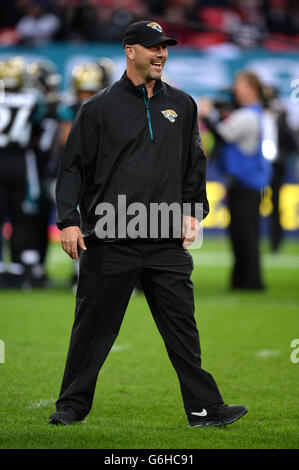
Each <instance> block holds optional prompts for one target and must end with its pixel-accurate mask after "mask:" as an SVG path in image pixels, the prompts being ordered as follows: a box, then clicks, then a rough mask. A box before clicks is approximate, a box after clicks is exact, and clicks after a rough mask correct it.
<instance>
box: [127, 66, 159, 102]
mask: <svg viewBox="0 0 299 470" xmlns="http://www.w3.org/2000/svg"><path fill="white" fill-rule="evenodd" d="M119 82H120V84H122V85H124V86H126V87H127V88H129V89H130V90H131V91H132V92H133V93H135V94H138V95H142V96H143V88H144V87H145V83H141V84H140V85H137V86H136V85H134V83H133V82H132V81H131V80H130V79H129V78H128V76H127V71H126V70H125V71H124V73H123V74H122V77H121V79H120V80H119ZM161 88H162V90H163V88H164V87H163V82H162V80H160V79H158V80H156V83H155V86H154V93H157V92H158V91H159V90H161ZM145 89H146V87H145Z"/></svg>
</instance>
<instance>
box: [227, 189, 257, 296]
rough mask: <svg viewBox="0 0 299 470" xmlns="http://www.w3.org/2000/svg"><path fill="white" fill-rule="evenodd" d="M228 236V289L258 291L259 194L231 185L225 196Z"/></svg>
mask: <svg viewBox="0 0 299 470" xmlns="http://www.w3.org/2000/svg"><path fill="white" fill-rule="evenodd" d="M228 199H229V209H230V214H231V223H230V236H231V241H232V248H233V252H234V258H235V263H234V267H233V273H232V288H235V289H261V288H262V287H263V282H262V279H261V267H260V250H259V217H260V216H259V204H260V200H261V196H260V192H259V191H255V190H253V189H250V188H246V187H244V186H243V185H241V184H239V183H237V182H235V183H233V184H232V186H231V187H230V189H229V192H228Z"/></svg>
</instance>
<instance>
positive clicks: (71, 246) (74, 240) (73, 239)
mask: <svg viewBox="0 0 299 470" xmlns="http://www.w3.org/2000/svg"><path fill="white" fill-rule="evenodd" d="M60 242H61V246H62V249H63V250H64V251H65V252H66V253H67V254H68V255H69V256H70V257H71V258H72V259H78V250H77V244H79V246H80V248H82V250H84V251H85V250H86V249H87V248H86V246H85V243H84V240H83V236H82V233H81V230H80V228H79V227H77V226H75V227H67V228H64V229H62V230H61V234H60Z"/></svg>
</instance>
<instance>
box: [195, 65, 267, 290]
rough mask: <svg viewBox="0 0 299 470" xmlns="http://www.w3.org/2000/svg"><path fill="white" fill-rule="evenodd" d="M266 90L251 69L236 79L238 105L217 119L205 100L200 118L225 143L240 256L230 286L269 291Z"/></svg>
mask: <svg viewBox="0 0 299 470" xmlns="http://www.w3.org/2000/svg"><path fill="white" fill-rule="evenodd" d="M262 90H263V88H262V84H261V82H260V80H259V78H258V77H257V76H256V75H255V74H254V73H253V72H251V71H242V72H240V73H239V74H238V75H237V77H236V79H235V82H234V88H233V91H234V99H235V101H236V104H237V105H238V106H239V108H238V109H236V110H234V111H232V112H231V113H230V115H229V116H228V117H227V118H225V119H223V120H222V121H221V122H218V123H215V122H214V121H213V119H212V116H213V115H215V109H214V108H213V105H212V103H211V102H210V101H208V100H201V102H200V110H199V113H200V118H201V119H202V120H203V121H204V123H205V125H206V126H207V127H208V128H209V130H210V131H211V132H212V133H213V134H214V135H215V137H216V139H217V140H218V141H219V142H220V143H221V144H222V145H221V147H220V151H219V154H218V156H217V158H218V162H219V165H220V167H221V169H222V170H223V171H224V172H225V173H226V174H227V176H228V204H229V209H230V215H231V223H230V236H231V241H232V248H233V252H234V257H235V263H234V268H233V273H232V281H231V287H232V288H233V289H256V290H261V289H264V287H265V286H264V283H263V281H262V276H261V269H260V254H259V204H260V199H261V190H262V189H263V188H264V187H265V186H266V185H267V184H268V183H269V182H270V179H271V165H270V163H269V162H268V161H267V160H266V159H265V158H264V156H263V153H262V126H263V124H262V119H263V105H262V103H263V91H262Z"/></svg>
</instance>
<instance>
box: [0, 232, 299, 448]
mask: <svg viewBox="0 0 299 470" xmlns="http://www.w3.org/2000/svg"><path fill="white" fill-rule="evenodd" d="M191 253H192V255H193V257H194V262H195V269H194V273H193V282H194V287H195V300H196V320H197V324H198V328H199V333H200V338H201V346H202V360H203V367H204V369H206V370H208V371H210V372H211V373H212V374H213V376H214V377H215V379H216V381H217V383H218V386H219V388H220V390H221V392H222V394H223V398H224V400H225V401H226V402H227V403H229V404H244V405H246V406H247V408H248V414H247V415H246V416H245V417H244V418H242V419H241V420H239V421H237V422H236V423H234V424H231V425H229V426H226V427H221V428H215V427H209V428H189V427H188V426H187V421H186V417H185V413H184V409H183V404H182V399H181V395H180V391H179V384H178V380H177V377H176V375H175V372H174V370H173V369H172V366H171V363H170V362H169V359H168V356H167V354H166V351H165V348H164V344H163V342H162V339H161V337H160V335H159V333H158V331H157V330H156V327H155V324H154V321H153V319H152V317H151V314H150V311H149V309H148V306H147V304H146V302H145V300H144V298H143V295H142V294H138V295H135V296H134V297H132V299H131V301H130V304H129V308H128V310H127V313H126V316H125V319H124V322H123V325H122V328H121V331H120V334H119V337H118V338H117V341H116V343H115V346H114V347H113V349H112V351H111V353H110V355H109V356H108V359H107V361H106V362H105V364H104V367H103V369H102V371H101V373H100V375H99V380H98V384H97V389H96V395H95V400H94V405H93V409H92V412H91V413H90V415H88V417H87V418H86V423H79V424H76V425H72V426H60V427H58V426H51V425H49V424H48V417H49V415H50V413H52V412H53V411H54V409H55V400H56V399H57V396H58V393H59V388H60V383H61V379H62V374H63V369H64V363H65V358H66V353H67V347H68V342H69V335H70V330H71V326H72V321H73V315H74V302H75V299H74V295H73V294H72V293H71V291H70V290H67V289H63V288H59V289H56V290H51V291H41V290H36V291H31V292H18V291H1V292H0V304H1V306H0V309H1V313H0V339H2V340H3V341H4V343H5V363H2V364H0V387H1V391H0V448H2V449H12V448H14V449H28V448H34V449H51V448H56V449H88V448H93V449H220V448H221V449H283V448H285V449H295V448H298V444H299V409H298V385H299V363H295V364H294V363H292V362H291V359H290V355H291V352H292V349H291V347H290V344H291V341H292V340H293V339H295V338H299V326H298V306H299V283H298V274H299V243H298V242H297V243H296V242H295V241H288V242H285V244H284V246H283V247H282V250H281V252H280V253H279V254H275V255H273V254H270V253H269V250H268V246H267V243H266V242H265V243H264V244H263V266H264V274H265V276H264V277H265V281H266V283H267V285H268V289H267V291H266V292H259V293H250V292H242V293H233V292H230V291H229V290H228V289H227V285H228V277H229V272H230V264H231V261H230V254H229V245H228V241H227V240H226V239H222V238H208V237H205V239H204V243H203V246H202V247H201V248H200V249H198V250H192V251H191ZM48 266H49V272H50V274H51V276H52V277H53V278H56V280H58V281H61V282H62V281H63V280H65V279H66V278H67V277H68V276H69V274H70V272H71V261H68V260H67V258H66V256H64V254H63V253H62V252H61V251H60V247H59V245H58V244H54V243H53V244H52V246H51V251H50V255H49V263H48ZM116 295H117V293H116ZM297 357H299V354H297Z"/></svg>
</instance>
